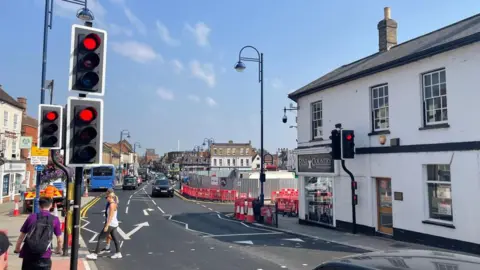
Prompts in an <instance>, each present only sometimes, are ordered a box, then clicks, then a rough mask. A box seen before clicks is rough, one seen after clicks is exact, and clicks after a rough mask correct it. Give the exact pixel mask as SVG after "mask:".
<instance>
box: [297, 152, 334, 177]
mask: <svg viewBox="0 0 480 270" xmlns="http://www.w3.org/2000/svg"><path fill="white" fill-rule="evenodd" d="M334 164H335V163H334V162H333V159H332V156H331V155H330V154H329V153H321V154H310V155H298V172H300V173H303V172H312V173H334V172H335V166H334Z"/></svg>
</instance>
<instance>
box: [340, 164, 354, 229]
mask: <svg viewBox="0 0 480 270" xmlns="http://www.w3.org/2000/svg"><path fill="white" fill-rule="evenodd" d="M342 168H343V170H344V171H345V172H346V173H347V174H348V175H349V176H350V181H351V184H350V186H351V191H352V193H351V197H352V198H351V199H352V234H356V233H357V211H356V207H355V201H354V199H353V196H354V195H355V188H354V187H353V182H355V177H354V176H353V173H352V172H351V171H349V170H348V169H347V166H345V160H342Z"/></svg>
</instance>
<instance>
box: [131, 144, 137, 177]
mask: <svg viewBox="0 0 480 270" xmlns="http://www.w3.org/2000/svg"><path fill="white" fill-rule="evenodd" d="M136 149H137V143H134V144H133V166H132V167H133V173H135V162H136V161H137V150H136Z"/></svg>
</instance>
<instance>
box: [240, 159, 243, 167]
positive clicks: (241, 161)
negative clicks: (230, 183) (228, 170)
mask: <svg viewBox="0 0 480 270" xmlns="http://www.w3.org/2000/svg"><path fill="white" fill-rule="evenodd" d="M240 166H241V167H243V158H242V159H240Z"/></svg>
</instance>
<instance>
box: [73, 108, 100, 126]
mask: <svg viewBox="0 0 480 270" xmlns="http://www.w3.org/2000/svg"><path fill="white" fill-rule="evenodd" d="M97 114H98V113H97V110H95V108H93V107H88V108H86V109H83V110H81V111H80V112H79V113H78V118H79V119H80V120H81V121H83V122H85V123H88V122H91V121H93V120H95V118H97Z"/></svg>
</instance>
